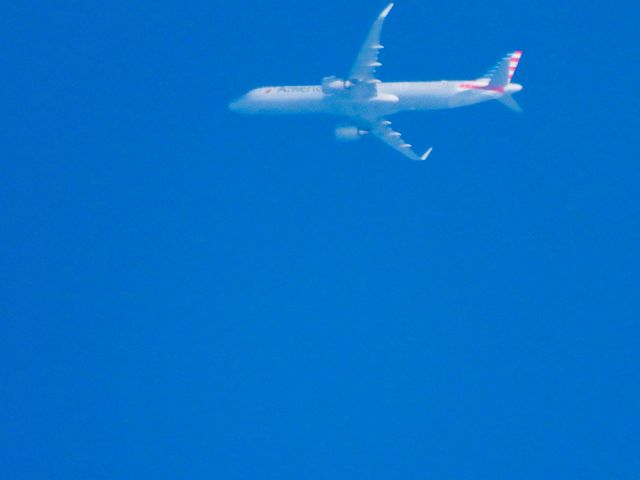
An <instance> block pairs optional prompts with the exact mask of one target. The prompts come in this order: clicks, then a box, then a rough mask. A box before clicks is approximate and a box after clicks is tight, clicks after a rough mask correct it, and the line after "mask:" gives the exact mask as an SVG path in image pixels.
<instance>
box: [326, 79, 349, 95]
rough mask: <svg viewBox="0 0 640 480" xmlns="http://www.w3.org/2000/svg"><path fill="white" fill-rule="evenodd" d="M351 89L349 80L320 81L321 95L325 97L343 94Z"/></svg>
mask: <svg viewBox="0 0 640 480" xmlns="http://www.w3.org/2000/svg"><path fill="white" fill-rule="evenodd" d="M351 87H353V83H352V82H350V81H349V80H342V79H341V78H338V77H325V78H323V79H322V93H324V94H325V95H335V94H339V93H344V92H346V91H347V90H349V89H350V88H351Z"/></svg>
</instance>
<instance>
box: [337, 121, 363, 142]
mask: <svg viewBox="0 0 640 480" xmlns="http://www.w3.org/2000/svg"><path fill="white" fill-rule="evenodd" d="M335 133H336V140H339V141H341V142H351V141H353V140H358V139H359V138H360V137H363V136H365V135H366V134H367V133H369V132H367V131H366V130H362V129H361V128H358V126H357V125H338V126H337V127H336V132H335Z"/></svg>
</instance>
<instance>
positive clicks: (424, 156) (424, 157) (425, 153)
mask: <svg viewBox="0 0 640 480" xmlns="http://www.w3.org/2000/svg"><path fill="white" fill-rule="evenodd" d="M432 150H433V147H429V150H427V151H426V152H424V155H422V156H421V157H420V160H426V159H427V158H428V157H429V155H431V151H432Z"/></svg>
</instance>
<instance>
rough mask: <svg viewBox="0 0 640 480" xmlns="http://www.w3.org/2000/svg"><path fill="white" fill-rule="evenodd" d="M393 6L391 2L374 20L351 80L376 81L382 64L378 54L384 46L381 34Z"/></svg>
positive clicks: (350, 77)
mask: <svg viewBox="0 0 640 480" xmlns="http://www.w3.org/2000/svg"><path fill="white" fill-rule="evenodd" d="M392 8H393V3H390V4H389V5H388V6H387V8H385V9H384V10H383V11H382V13H381V14H380V15H379V16H378V18H377V20H376V21H375V22H374V24H373V26H372V27H371V30H370V31H369V35H368V36H367V39H366V40H365V42H364V45H362V48H361V49H360V53H359V54H358V58H357V59H356V61H355V63H354V64H353V67H352V68H351V73H350V74H349V80H352V81H356V82H367V81H369V82H375V81H376V77H375V74H376V68H378V67H380V66H381V65H382V64H381V63H380V62H379V61H378V55H379V53H380V50H382V48H384V47H383V46H382V45H381V44H380V34H381V33H382V25H383V24H384V21H385V19H386V18H387V15H389V12H390V11H391V9H392Z"/></svg>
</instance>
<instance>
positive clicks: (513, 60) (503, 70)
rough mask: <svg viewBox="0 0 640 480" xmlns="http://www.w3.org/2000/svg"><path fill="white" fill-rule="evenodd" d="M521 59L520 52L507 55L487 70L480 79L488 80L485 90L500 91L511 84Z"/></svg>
mask: <svg viewBox="0 0 640 480" xmlns="http://www.w3.org/2000/svg"><path fill="white" fill-rule="evenodd" d="M521 57H522V50H516V51H515V52H512V53H509V54H507V55H506V56H505V57H504V58H503V59H502V60H500V62H498V64H497V65H496V66H495V67H493V68H492V69H491V70H489V71H488V72H487V73H486V74H485V75H484V76H483V77H482V78H483V79H485V80H489V84H488V85H487V86H486V88H487V89H494V88H495V89H502V88H504V87H506V86H507V85H509V83H511V79H512V78H513V75H514V74H515V73H516V68H518V62H519V61H520V58H521Z"/></svg>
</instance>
